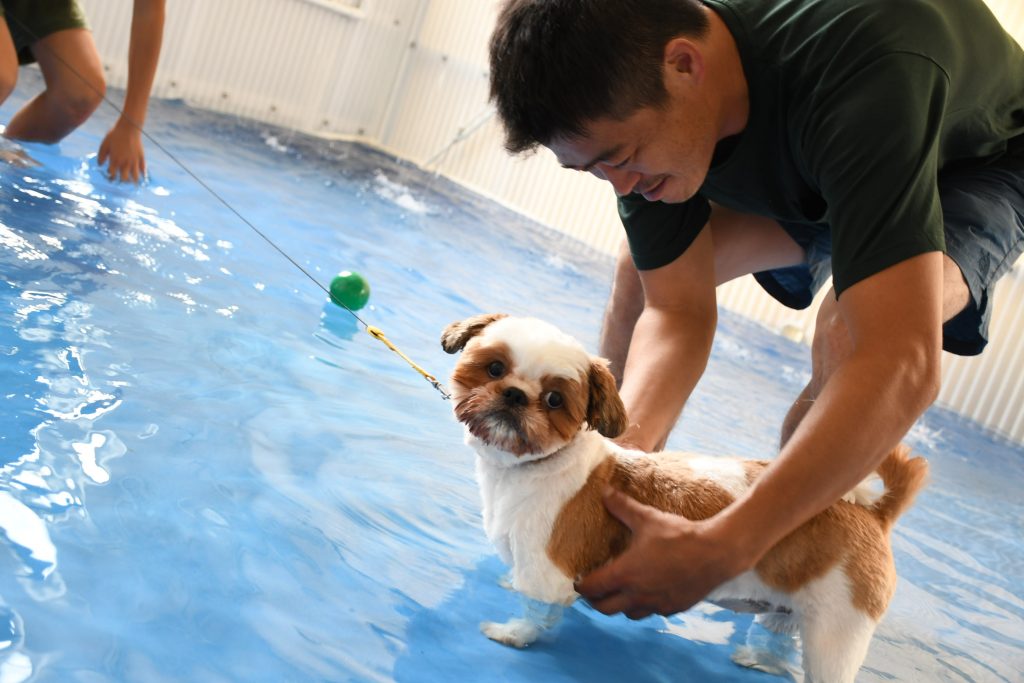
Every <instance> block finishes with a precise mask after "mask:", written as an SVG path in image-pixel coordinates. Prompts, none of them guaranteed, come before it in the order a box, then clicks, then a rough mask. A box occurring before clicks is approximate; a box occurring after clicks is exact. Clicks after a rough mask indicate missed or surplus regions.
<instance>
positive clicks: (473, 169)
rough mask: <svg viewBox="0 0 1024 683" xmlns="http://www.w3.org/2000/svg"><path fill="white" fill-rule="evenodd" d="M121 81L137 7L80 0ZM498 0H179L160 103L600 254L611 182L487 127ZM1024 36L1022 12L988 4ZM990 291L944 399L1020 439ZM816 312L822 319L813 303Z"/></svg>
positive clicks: (1019, 318)
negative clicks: (367, 168)
mask: <svg viewBox="0 0 1024 683" xmlns="http://www.w3.org/2000/svg"><path fill="white" fill-rule="evenodd" d="M81 1H82V3H83V5H84V6H85V8H86V11H87V13H88V14H89V17H90V21H91V23H92V25H93V27H94V32H95V35H96V40H97V44H98V45H99V48H100V52H101V54H102V56H103V59H104V64H105V66H106V67H107V69H108V78H109V81H110V83H111V84H113V85H121V86H123V84H124V82H125V79H126V68H125V57H126V55H127V50H128V33H129V26H130V17H131V7H132V0H81ZM498 5H499V0H363V1H362V2H361V8H360V10H359V12H358V13H357V14H358V16H353V15H352V14H351V13H343V12H338V11H334V10H331V9H327V8H325V7H324V3H322V2H315V1H313V0H205V1H204V0H174V2H170V3H168V26H167V30H166V33H165V48H164V54H163V57H162V58H161V63H160V70H159V72H158V74H157V84H156V91H155V94H156V95H157V96H161V97H182V98H184V99H185V100H186V101H188V102H190V103H192V104H194V105H196V106H201V107H206V108H210V109H214V110H217V111H223V112H228V113H234V114H238V115H241V116H247V117H251V118H255V119H259V120H263V121H267V122H270V123H275V124H278V125H283V126H287V127H291V128H295V129H299V130H303V131H307V132H313V133H318V134H322V135H326V136H333V135H337V136H353V137H358V138H361V139H364V140H367V141H368V142H371V143H375V144H378V145H380V146H381V147H383V148H385V149H387V150H389V151H391V152H393V153H394V154H396V155H398V156H400V157H403V158H406V159H409V160H411V161H413V162H415V163H419V164H423V165H426V166H427V167H428V168H429V169H430V170H433V171H437V172H439V173H442V174H444V175H446V176H449V177H451V178H453V179H454V180H456V181H458V182H460V183H463V184H465V185H467V186H469V187H470V188H472V189H474V190H476V191H478V192H480V193H481V194H484V195H486V196H489V197H492V198H494V199H496V200H497V201H500V202H502V203H504V204H506V205H508V206H511V207H513V208H515V209H516V210H519V211H521V212H523V213H525V214H527V215H529V216H531V217H533V218H535V219H537V220H539V221H541V222H543V223H545V224H547V225H550V226H552V227H554V228H555V229H558V230H562V231H564V232H566V233H568V234H570V235H573V236H574V237H577V238H579V239H581V240H582V241H584V242H586V243H587V244H590V245H591V246H593V247H594V248H596V249H599V250H601V251H603V252H606V253H609V254H611V253H614V251H615V249H616V247H617V245H618V243H619V240H620V239H621V225H620V224H619V221H618V217H617V215H616V212H615V202H614V197H613V196H612V193H611V192H610V191H609V189H608V188H607V186H606V185H605V184H604V183H602V182H600V181H598V180H596V179H595V178H592V177H591V176H589V175H587V174H580V173H576V174H574V173H569V172H567V171H565V170H564V169H562V168H560V167H559V166H558V164H557V163H556V162H555V161H554V158H553V155H551V154H550V153H549V152H547V151H546V150H541V151H540V152H538V153H537V154H536V155H534V156H531V157H528V158H525V159H512V158H510V157H509V156H508V155H507V154H506V153H505V152H504V150H503V148H502V134H501V130H500V127H499V126H498V125H497V123H496V121H495V120H494V119H493V117H491V118H488V113H489V106H488V102H487V60H486V45H487V40H488V37H489V33H490V30H491V27H492V26H493V23H494V18H495V16H496V12H497V7H498ZM989 5H990V6H991V7H992V9H993V11H994V12H995V13H996V15H997V16H999V17H1000V19H1001V21H1003V23H1004V25H1006V26H1007V28H1008V30H1009V31H1010V32H1011V33H1012V34H1013V35H1015V36H1016V37H1017V38H1018V40H1021V38H1022V36H1024V3H1022V2H1021V0H989ZM1019 269H1020V266H1018V271H1016V272H1015V273H1014V274H1013V276H1012V277H1010V278H1007V280H1005V281H1004V282H1003V283H1002V284H1001V285H1000V287H999V288H998V289H997V293H996V307H997V318H996V321H995V325H994V326H993V330H992V342H991V344H990V346H989V349H988V350H987V351H986V353H985V354H983V355H982V356H980V357H979V358H972V359H961V358H957V357H953V356H946V357H945V358H944V362H945V367H944V376H945V383H944V388H943V390H942V393H941V395H940V399H939V400H940V402H941V403H943V404H945V405H947V406H949V407H951V408H953V409H954V410H957V411H959V412H961V413H963V414H965V415H968V416H969V417H972V418H974V419H977V420H978V421H980V422H981V423H983V424H985V425H987V426H990V427H991V428H992V429H994V430H997V431H999V432H1000V433H1002V434H1005V435H1006V436H1008V437H1011V438H1013V439H1016V440H1018V441H1024V351H1022V348H1021V344H1020V343H1019V340H1020V339H1021V338H1022V337H1024V304H1022V301H1024V282H1022V279H1024V278H1022V276H1021V274H1020V270H1019ZM719 301H720V303H721V305H722V306H724V307H726V308H728V309H730V310H734V311H737V312H739V313H741V314H743V315H745V316H748V317H751V318H753V319H755V320H758V321H759V322H761V323H763V324H765V325H766V326H768V327H770V328H771V329H775V330H785V331H786V332H787V334H789V336H791V337H794V338H803V339H804V340H809V339H810V335H811V333H812V331H813V327H814V320H813V315H812V314H811V313H810V312H809V311H803V312H801V311H791V310H789V309H786V308H784V307H782V306H780V305H779V304H777V303H776V302H774V301H773V300H772V299H771V298H770V297H768V296H767V295H766V294H764V293H763V292H762V291H761V290H760V288H759V287H758V286H757V285H756V284H755V283H754V282H753V280H752V278H750V277H746V278H740V279H739V280H737V281H734V282H732V283H729V284H727V285H725V286H723V287H721V288H720V289H719ZM812 310H813V307H812Z"/></svg>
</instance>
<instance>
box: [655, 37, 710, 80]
mask: <svg viewBox="0 0 1024 683" xmlns="http://www.w3.org/2000/svg"><path fill="white" fill-rule="evenodd" d="M703 48H704V45H703V44H702V43H697V42H694V41H693V40H691V39H690V38H683V37H679V38H673V39H672V40H670V41H668V42H667V43H665V55H664V67H665V70H666V73H667V75H668V77H669V78H671V77H673V76H684V77H687V78H689V79H690V80H692V81H694V82H699V81H700V80H701V79H703V78H704V52H703Z"/></svg>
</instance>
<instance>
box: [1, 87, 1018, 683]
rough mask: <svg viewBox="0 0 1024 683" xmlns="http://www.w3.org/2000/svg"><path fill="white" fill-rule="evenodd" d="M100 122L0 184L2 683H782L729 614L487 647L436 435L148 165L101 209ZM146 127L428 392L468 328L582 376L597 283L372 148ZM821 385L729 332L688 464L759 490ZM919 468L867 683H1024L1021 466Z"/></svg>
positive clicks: (536, 233)
mask: <svg viewBox="0 0 1024 683" xmlns="http://www.w3.org/2000/svg"><path fill="white" fill-rule="evenodd" d="M39 85H40V83H39V79H38V77H36V76H34V75H33V72H32V71H30V70H29V71H25V70H23V73H22V80H21V83H20V84H19V89H18V91H17V92H16V95H15V96H14V97H13V98H12V99H11V100H9V101H8V102H7V103H5V104H4V105H3V106H2V107H0V121H6V120H8V119H9V118H10V116H11V114H12V113H13V112H14V111H15V108H16V107H17V106H18V105H19V104H20V103H22V102H24V101H25V99H26V98H27V97H28V96H29V94H30V93H32V92H33V91H34V89H38V87H39ZM118 96H119V95H118V94H117V93H114V98H115V99H117V97H118ZM112 121H113V115H112V113H111V111H110V110H109V108H106V107H104V109H103V110H101V112H99V113H98V114H97V115H96V116H95V117H94V118H93V119H92V120H91V121H90V122H89V123H88V124H86V126H84V127H83V128H82V129H80V130H79V131H77V132H76V133H75V134H74V135H72V136H71V137H70V138H68V139H67V140H65V141H64V142H63V143H61V144H60V145H59V146H45V145H27V146H26V148H25V149H26V150H27V151H28V152H29V154H31V155H32V156H33V157H34V158H36V159H37V160H38V161H40V162H41V165H40V166H37V167H33V168H27V169H22V168H17V167H13V166H0V176H2V177H0V187H2V201H0V546H2V547H0V681H2V682H3V683H12V682H17V683H20V682H21V681H45V682H47V683H50V682H58V681H60V682H65V681H83V682H88V683H99V682H106V681H111V682H113V681H126V682H127V681H131V682H134V681H146V682H148V681H154V682H162V681H202V682H204V683H205V682H206V681H212V682H221V681H244V682H246V683H249V682H261V681H268V682H269V681H274V682H279V681H391V680H395V681H513V682H515V681H524V682H525V681H580V680H588V681H625V680H628V681H631V682H632V681H687V680H688V681H771V680H779V679H777V678H774V677H771V676H768V675H766V674H761V673H757V672H752V671H748V670H744V669H740V668H738V667H736V666H734V665H733V664H732V663H731V662H730V661H729V652H730V650H731V647H732V646H733V645H735V644H737V643H739V642H742V639H743V636H744V633H745V630H746V626H747V624H749V617H744V616H741V615H734V614H732V613H729V612H725V611H722V610H718V609H716V608H713V607H711V606H709V605H700V606H698V607H697V608H694V609H693V610H691V611H689V612H687V613H685V614H681V615H676V616H673V617H671V618H661V617H657V618H649V619H646V620H643V621H641V622H631V621H629V620H627V619H625V618H623V617H616V618H608V617H604V616H602V615H600V614H597V613H595V612H594V611H592V610H590V609H589V608H588V607H587V606H586V605H583V604H577V605H576V606H574V607H573V608H572V609H571V610H569V611H568V614H567V617H566V619H565V621H564V623H563V624H562V625H561V626H560V628H559V629H558V631H557V633H556V634H555V637H553V638H551V639H547V640H545V641H543V642H540V643H538V644H537V645H536V646H535V647H533V648H531V649H529V650H527V651H522V652H520V651H515V650H511V649H507V648H504V647H501V646H498V645H496V644H494V643H492V642H490V641H488V640H486V639H485V638H484V637H483V636H482V635H481V634H480V633H479V631H478V624H479V622H481V621H483V620H490V619H504V618H506V617H508V616H511V615H513V614H514V613H515V612H516V610H517V600H516V598H515V596H514V595H512V594H510V593H509V592H508V591H506V590H504V589H501V588H499V587H498V583H497V582H498V578H499V576H500V575H501V573H502V571H503V568H502V566H501V564H500V562H499V561H498V559H497V557H496V555H495V552H494V551H493V549H492V548H491V547H490V546H489V545H488V543H487V541H486V539H485V538H484V536H483V532H482V529H481V526H480V515H479V502H478V496H477V491H476V488H475V484H474V481H473V474H472V472H473V461H472V454H471V453H470V451H469V450H468V448H467V447H466V446H465V445H463V443H462V433H461V430H460V428H459V426H458V425H457V423H456V422H455V420H454V418H453V417H452V415H451V414H450V409H451V408H450V405H449V404H448V403H447V402H445V401H443V400H442V399H441V398H440V395H439V394H438V393H437V392H435V391H434V390H433V389H432V388H431V387H430V385H429V384H427V383H426V382H425V381H424V380H423V379H422V378H421V377H419V375H417V374H415V373H414V372H413V371H411V370H410V369H409V368H408V366H406V365H405V364H404V362H403V361H401V360H400V359H399V358H398V357H397V356H395V355H394V354H392V353H391V352H390V351H388V350H387V349H386V348H384V347H383V346H382V345H381V344H380V343H379V342H377V341H375V340H374V339H372V338H371V337H369V336H368V335H367V334H365V333H364V332H363V330H362V326H361V325H360V324H358V323H357V322H355V321H354V319H352V317H351V316H349V315H348V314H347V313H345V312H344V311H342V310H341V309H339V308H337V307H335V306H333V305H331V304H330V303H328V302H327V298H326V296H325V294H324V292H323V291H322V290H321V289H320V287H319V286H318V285H316V284H314V283H313V282H310V280H309V279H307V278H306V276H305V275H303V274H302V273H301V272H300V271H299V270H298V269H297V268H296V267H294V266H293V265H291V264H290V263H288V262H287V260H285V259H284V258H283V257H282V256H281V255H280V254H278V253H277V252H276V251H275V250H274V249H272V248H271V247H270V246H269V245H268V244H267V243H266V242H265V241H264V240H263V239H261V238H260V237H259V236H258V235H256V234H255V233H254V232H253V231H252V230H251V229H250V228H249V227H248V226H246V225H245V224H244V223H243V222H242V221H240V220H239V219H238V218H237V217H236V216H234V215H233V214H232V213H231V212H230V211H229V210H227V209H226V208H225V207H224V206H223V205H222V204H221V203H219V202H218V201H217V200H216V199H214V198H213V197H212V196H211V195H210V193H209V192H207V191H206V190H204V189H202V188H201V187H199V186H198V185H197V183H196V182H195V181H194V180H193V179H192V178H190V177H189V176H188V174H186V173H185V172H184V171H183V170H182V169H181V168H179V167H177V166H176V165H175V164H174V163H172V162H171V161H170V160H169V159H168V158H167V157H165V156H164V155H163V154H161V153H160V152H159V151H158V150H156V149H154V148H153V147H152V146H151V145H147V151H148V159H149V167H150V174H151V178H150V181H149V183H148V184H146V185H144V186H142V187H134V186H123V185H116V184H112V183H110V182H108V181H107V180H106V179H105V178H104V177H103V174H102V173H101V172H100V171H99V170H98V169H97V168H96V166H95V158H94V155H95V151H96V148H97V147H98V145H99V141H100V139H101V138H102V136H103V134H104V133H105V131H106V129H107V128H108V127H109V126H110V124H111V123H112ZM148 125H149V128H148V130H149V131H150V132H151V133H152V134H153V135H154V136H156V137H157V139H158V140H160V141H161V142H162V143H163V144H164V145H165V146H167V147H168V149H170V150H172V151H173V153H174V154H175V155H176V156H177V157H179V158H180V159H181V160H182V161H184V162H185V163H186V164H187V165H188V166H189V168H190V169H191V170H192V171H193V172H195V173H196V174H197V175H198V176H199V177H201V178H202V179H203V180H204V181H205V182H207V183H209V185H210V186H211V187H212V188H213V189H214V190H215V191H216V192H217V193H219V194H221V195H222V196H223V197H224V198H225V199H226V200H227V201H228V202H229V203H230V204H231V205H232V206H234V207H236V208H237V209H238V210H239V211H241V212H242V213H243V214H244V215H245V216H246V218H248V219H249V220H250V221H251V222H252V223H253V224H254V225H256V226H258V227H259V228H260V229H261V230H263V231H264V232H265V233H266V234H267V235H268V236H269V237H271V239H273V240H274V241H275V242H276V243H277V244H278V245H279V246H281V247H282V248H283V249H284V250H285V251H286V252H287V253H288V254H289V255H290V256H291V257H292V258H294V259H295V260H296V261H297V262H298V263H299V264H300V265H301V266H302V267H303V268H304V269H306V270H307V271H308V272H309V273H310V274H311V275H313V277H314V278H315V279H317V280H318V281H319V282H320V283H321V284H324V285H325V284H326V283H327V282H329V280H330V278H331V277H332V276H333V275H334V274H336V273H337V272H338V271H340V270H344V269H352V270H357V271H359V272H361V273H362V274H363V275H364V276H366V277H367V279H368V280H369V282H370V285H371V287H372V295H371V299H370V305H369V306H368V307H367V308H365V309H363V310H362V311H361V312H360V315H361V316H362V317H363V318H364V319H365V320H366V321H367V322H369V323H371V324H373V325H377V326H379V327H381V328H382V329H383V330H384V332H385V333H386V334H387V335H388V337H389V338H390V339H391V340H392V341H394V342H395V343H396V344H397V345H398V346H399V347H400V348H401V349H402V350H403V351H405V352H406V353H408V354H409V355H410V356H412V357H413V359H414V360H416V361H417V362H419V363H421V364H422V365H424V366H425V367H426V369H427V370H428V371H430V372H433V373H434V374H436V375H438V376H439V377H440V378H442V379H447V375H448V373H449V372H450V371H451V368H452V364H453V358H452V357H450V356H447V355H446V354H444V353H443V352H442V351H441V349H440V347H439V343H438V339H439V334H440V331H441V329H442V328H443V327H444V326H445V325H446V324H447V323H449V322H451V321H453V320H456V319H459V318H461V317H465V316H468V315H472V314H475V313H478V312H484V311H504V312H508V313H513V314H525V315H535V316H538V317H543V318H546V319H548V320H551V321H553V322H556V323H557V324H559V325H560V326H561V327H562V328H563V329H565V330H566V331H568V332H570V333H572V334H574V335H576V336H577V337H579V338H580V339H581V340H582V341H583V342H584V343H585V344H586V345H587V346H588V347H589V348H592V349H594V348H596V340H597V333H598V325H599V319H600V314H601V310H602V306H603V302H604V299H605V297H606V295H607V291H608V286H609V279H608V278H609V273H610V268H611V260H610V258H609V257H607V256H604V255H601V254H597V253H594V252H592V251H590V250H589V249H587V248H586V247H584V246H583V245H581V244H579V243H577V242H575V241H573V240H572V239H569V238H566V237H563V236H560V235H559V234H558V233H555V232H553V231H551V230H548V229H546V228H543V227H541V226H539V225H537V224H535V223H533V222H531V221H529V220H527V219H525V218H523V217H521V216H519V215H516V214H514V213H512V212H510V211H508V210H507V209H504V208H502V207H500V206H498V205H496V204H494V203H492V202H489V201H487V200H484V199H482V198H480V197H478V196H476V195H473V194H472V193H469V192H467V191H465V190H464V189H462V188H459V187H458V186H455V185H453V184H452V183H450V182H448V181H446V180H445V179H443V178H437V177H435V176H433V175H432V174H430V173H424V172H422V171H421V170H419V169H417V168H416V167H414V166H411V165H409V164H407V163H403V162H401V161H397V160H395V159H392V158H390V157H388V156H386V155H384V154H381V153H380V152H377V151H374V150H373V149H369V148H366V147H363V146H360V145H356V144H350V143H341V142H333V143H332V142H325V141H321V140H316V139H313V138H308V137H305V136H302V135H298V134H294V133H290V132H288V131H285V130H280V129H274V128H271V127H268V126H264V125H259V124H253V123H249V122H246V121H242V120H238V119H235V118H233V117H229V116H221V115H215V114H210V113H205V112H201V111H197V110H193V109H190V108H189V107H187V106H185V105H184V104H182V103H180V102H162V101H158V102H154V103H153V107H152V111H151V114H150V117H149V124H148ZM808 373H809V362H808V352H807V349H806V348H805V347H803V346H800V345H798V344H795V343H792V342H789V341H787V340H785V339H783V338H781V337H778V336H776V335H774V334H772V333H771V332H769V331H768V330H765V329H764V328H761V327H759V326H757V325H755V324H753V323H751V322H748V321H745V320H743V319H741V318H738V317H737V316H734V315H731V314H729V313H728V312H725V311H723V312H722V313H721V316H720V330H719V333H718V336H717V337H716V340H715V345H714V349H713V353H712V358H711V362H710V365H709V369H708V372H707V373H706V375H705V377H704V378H703V379H702V381H701V384H700V386H699V387H698V389H697V391H696V392H695V394H694V396H693V397H692V399H691V401H690V403H689V405H688V407H687V410H686V412H685V414H684V416H683V419H682V420H681V422H680V424H679V426H678V427H677V429H676V431H675V433H674V434H673V436H672V439H671V440H670V443H669V446H670V447H671V448H677V449H686V450H696V451H702V452H707V453H731V454H738V455H742V456H747V457H763V458H770V457H773V456H774V454H775V448H776V442H777V438H778V426H779V424H780V422H781V420H782V417H783V415H784V414H785V411H786V409H787V408H788V405H789V402H790V401H791V400H792V398H793V397H794V396H795V395H796V394H797V392H798V391H799V390H800V388H801V387H802V385H803V383H804V382H805V381H806V379H807V377H808ZM907 441H908V443H910V444H911V445H912V446H913V447H914V449H915V450H916V451H917V452H918V453H920V454H922V455H924V456H926V457H927V458H928V459H929V462H930V464H931V468H932V481H931V483H930V484H929V486H928V488H927V489H926V490H925V491H924V492H923V494H922V495H921V497H920V498H919V500H918V502H917V503H916V505H915V506H914V507H913V508H912V509H911V510H910V511H909V512H908V513H907V514H906V515H905V516H904V517H903V518H902V519H901V521H900V523H899V524H898V525H897V527H896V530H895V532H894V537H893V543H894V548H895V553H896V563H897V569H898V571H899V573H900V576H901V580H900V583H899V586H898V589H897V593H896V597H895V599H894V601H893V604H892V606H891V608H890V610H889V613H888V614H887V615H886V618H885V620H884V621H883V623H882V625H881V626H880V628H879V630H878V632H877V634H876V637H875V640H874V641H873V643H872V646H871V650H870V652H869V655H868V658H867V661H866V663H865V668H864V669H863V670H862V672H861V676H860V678H859V679H858V680H861V681H892V680H896V681H915V682H916V681H927V682H932V681H958V682H959V681H975V682H988V681H1005V682H1008V683H1017V682H1019V681H1022V680H1024V677H1022V674H1021V672H1022V671H1024V539H1022V527H1021V519H1024V516H1022V515H1024V503H1022V496H1021V493H1020V491H1021V489H1022V486H1024V449H1022V448H1021V446H1020V445H1017V444H1011V443H1008V442H1006V441H1005V440H1001V439H999V438H997V437H995V436H994V435H992V434H990V433H987V432H985V431H984V430H982V429H980V428H979V427H978V426H977V425H976V424H974V423H972V422H970V421H968V420H965V419H963V418H961V417H958V416H956V415H954V414H952V413H950V412H949V411H946V410H943V409H941V408H933V409H931V410H929V411H928V413H927V414H926V415H925V416H924V417H923V418H922V419H921V420H920V421H919V422H918V424H917V425H915V427H914V429H913V430H912V432H911V433H910V435H909V436H908V439H907Z"/></svg>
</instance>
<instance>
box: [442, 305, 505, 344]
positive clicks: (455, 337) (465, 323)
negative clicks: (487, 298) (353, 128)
mask: <svg viewBox="0 0 1024 683" xmlns="http://www.w3.org/2000/svg"><path fill="white" fill-rule="evenodd" d="M507 317H508V314H506V313H485V314H484V315H474V316H473V317H472V318H466V319H465V320H460V321H458V322H454V323H452V324H451V325H449V326H448V327H446V328H444V332H442V333H441V348H442V349H444V350H445V351H446V352H448V353H456V352H457V351H461V350H462V349H463V348H465V346H466V342H468V341H469V340H470V339H472V338H473V337H475V336H476V335H478V334H480V333H481V332H482V331H483V329H484V328H485V327H487V326H488V325H490V324H491V323H493V322H494V321H495V320H501V319H502V318H507Z"/></svg>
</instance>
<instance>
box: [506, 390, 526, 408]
mask: <svg viewBox="0 0 1024 683" xmlns="http://www.w3.org/2000/svg"><path fill="white" fill-rule="evenodd" d="M502 395H503V396H504V397H505V405H507V406H525V405H526V404H527V403H529V401H527V399H526V394H525V393H523V390H522V389H520V388H518V387H508V388H507V389H505V392H504V393H503V394H502Z"/></svg>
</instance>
